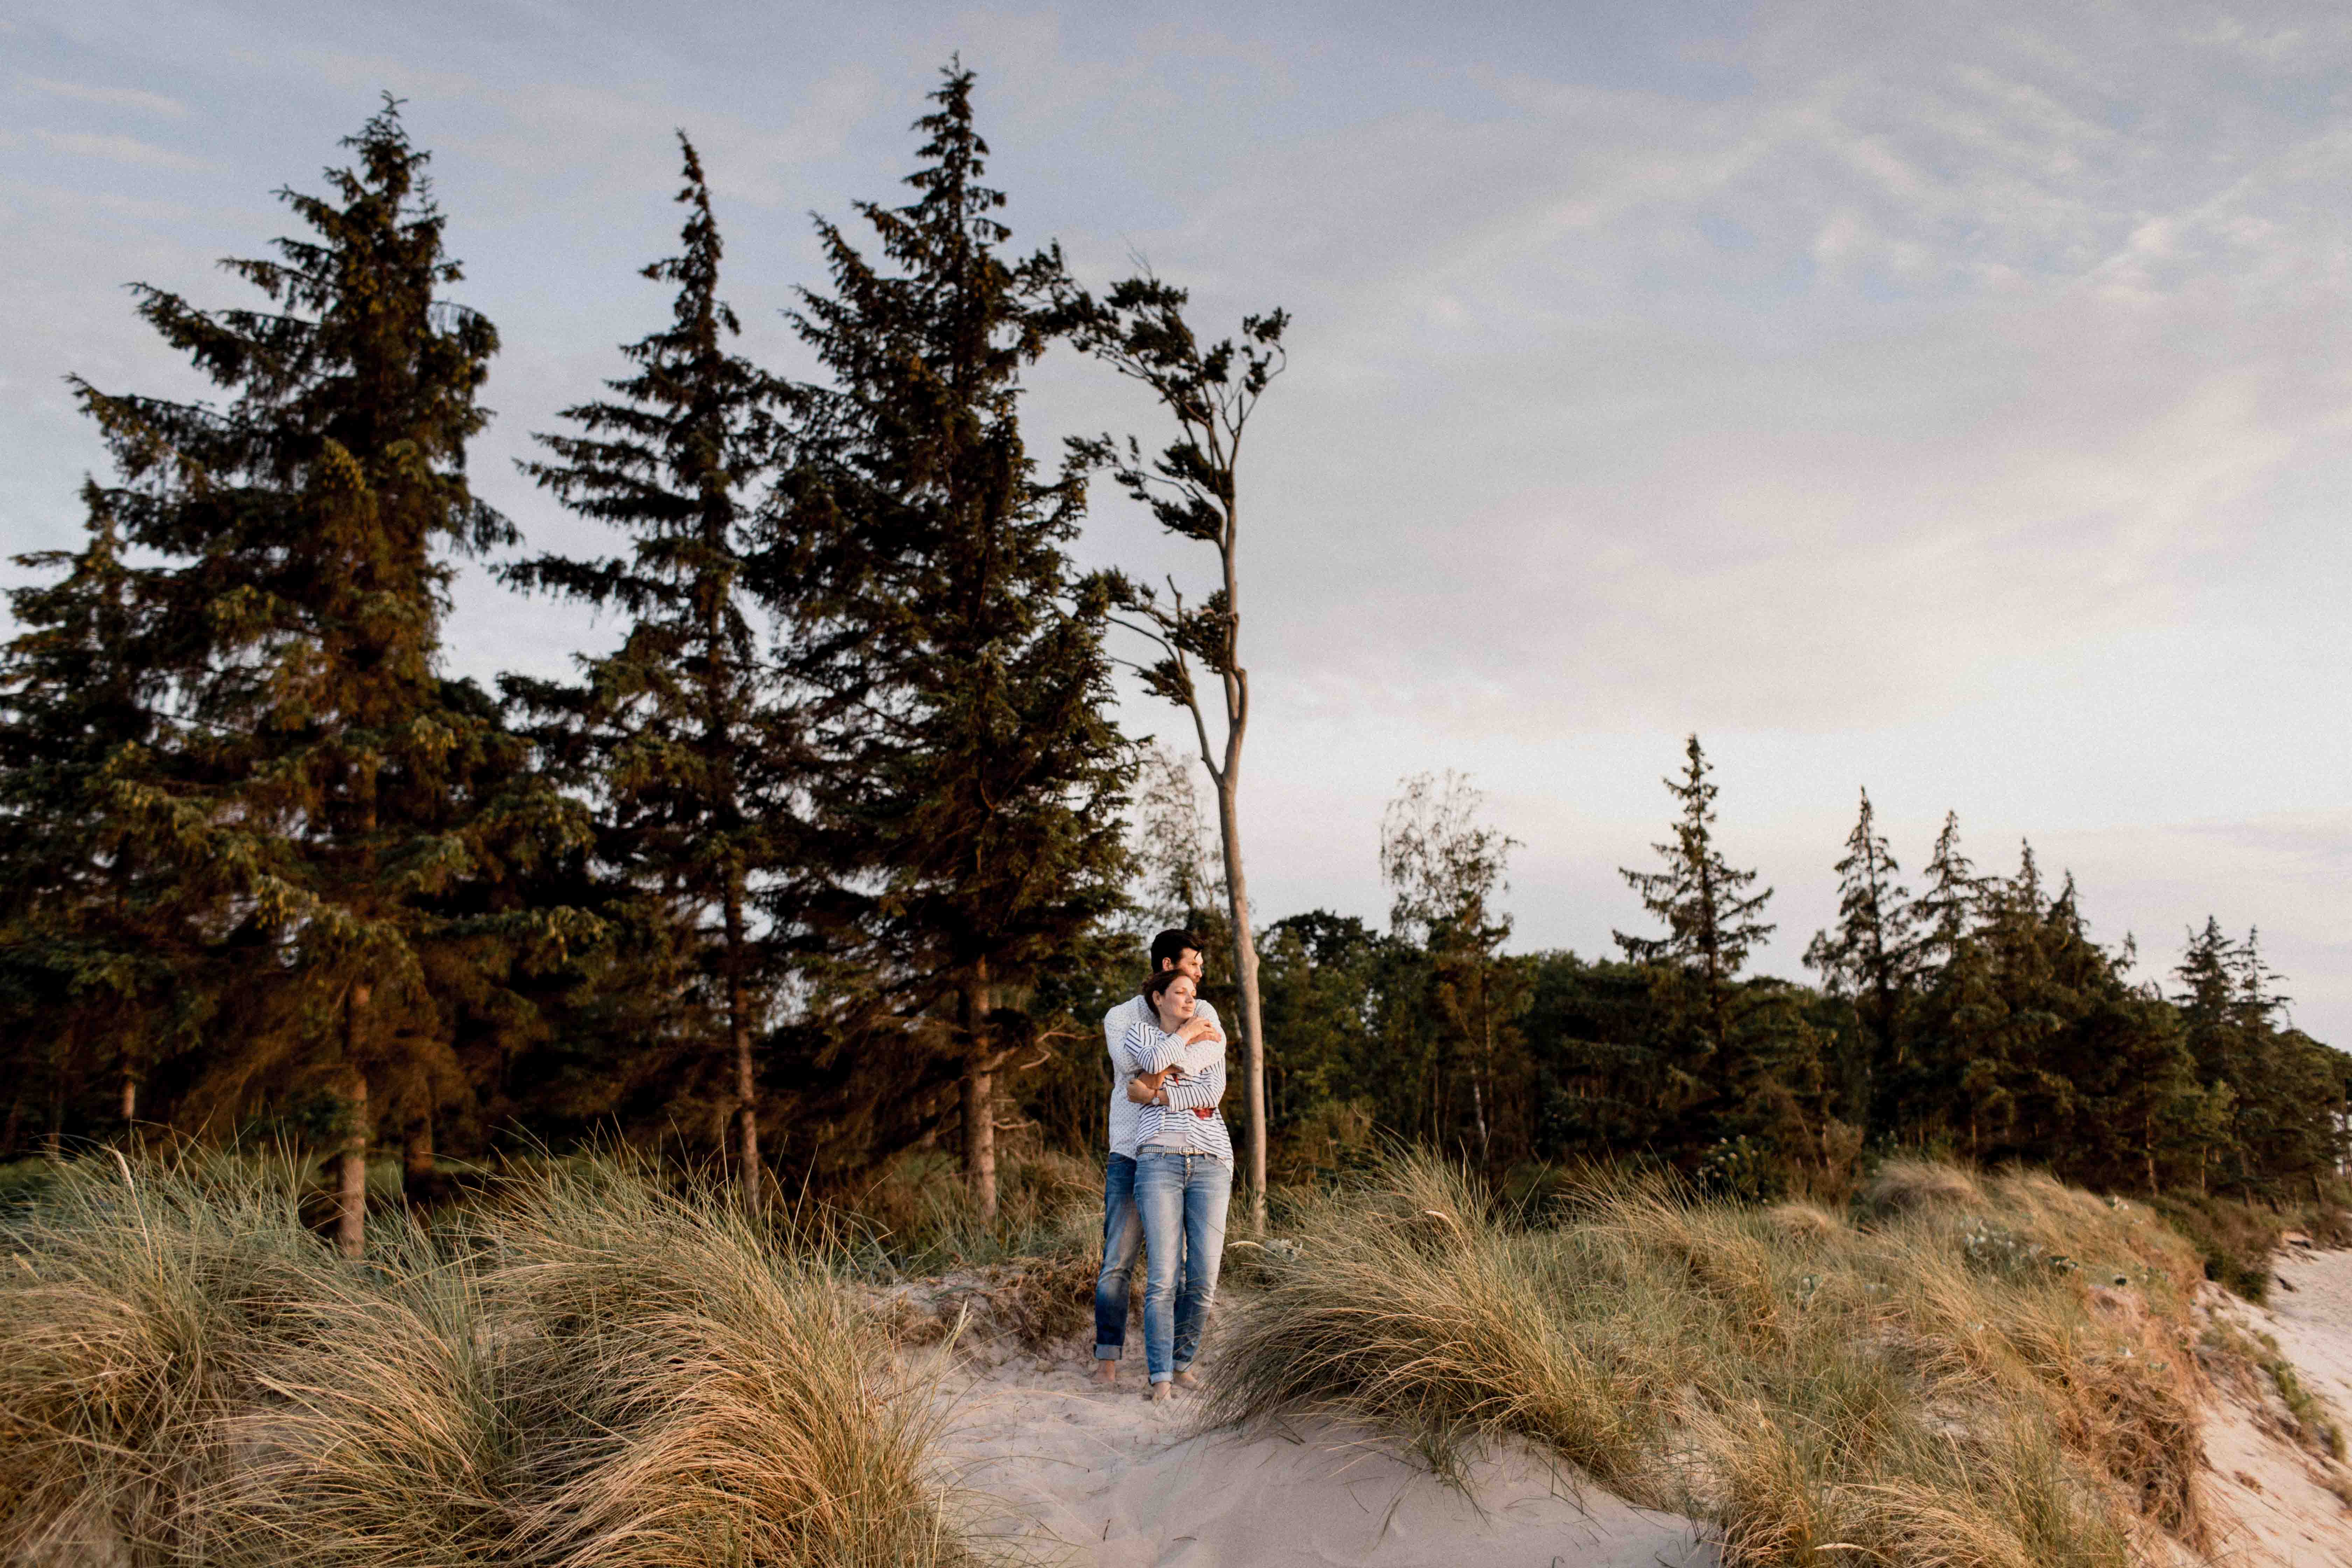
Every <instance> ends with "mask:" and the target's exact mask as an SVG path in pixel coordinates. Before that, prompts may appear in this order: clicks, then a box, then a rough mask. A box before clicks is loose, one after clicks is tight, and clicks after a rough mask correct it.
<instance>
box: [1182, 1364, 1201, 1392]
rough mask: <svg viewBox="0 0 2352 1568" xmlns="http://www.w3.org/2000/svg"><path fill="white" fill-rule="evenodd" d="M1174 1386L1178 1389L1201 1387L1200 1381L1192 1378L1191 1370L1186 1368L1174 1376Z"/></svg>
mask: <svg viewBox="0 0 2352 1568" xmlns="http://www.w3.org/2000/svg"><path fill="white" fill-rule="evenodd" d="M1176 1386H1177V1387H1179V1388H1198V1387H1200V1386H1201V1380H1200V1379H1199V1378H1197V1377H1194V1376H1193V1375H1192V1372H1191V1370H1190V1369H1189V1368H1188V1369H1187V1370H1185V1371H1183V1372H1180V1373H1177V1374H1176Z"/></svg>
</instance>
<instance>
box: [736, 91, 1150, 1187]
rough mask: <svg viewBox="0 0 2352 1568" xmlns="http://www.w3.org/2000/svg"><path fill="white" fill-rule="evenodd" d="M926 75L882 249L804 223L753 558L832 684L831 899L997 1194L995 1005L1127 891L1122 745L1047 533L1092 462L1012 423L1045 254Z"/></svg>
mask: <svg viewBox="0 0 2352 1568" xmlns="http://www.w3.org/2000/svg"><path fill="white" fill-rule="evenodd" d="M942 76H943V78H944V80H943V81H942V83H941V85H940V88H939V89H938V90H937V91H935V92H934V93H932V94H931V100H932V102H933V103H934V104H936V105H937V108H936V110H935V111H934V112H932V113H930V114H928V115H925V116H924V117H923V118H922V119H920V120H919V121H917V122H916V126H917V129H918V130H919V131H920V132H922V133H923V134H924V137H925V141H924V143H923V145H922V148H921V150H920V152H919V157H920V158H921V159H922V160H923V163H922V166H921V167H920V168H919V169H918V170H917V171H916V172H915V173H914V174H911V175H909V176H908V180H907V184H908V185H909V186H911V187H912V188H913V190H914V191H915V192H916V199H915V200H914V201H913V202H911V203H909V204H908V205H904V206H899V207H885V206H882V205H879V204H876V203H863V204H860V205H859V206H858V208H857V212H858V214H859V216H861V217H862V218H863V219H864V220H865V221H866V224H867V225H868V226H870V227H871V228H872V230H873V233H874V237H875V239H876V241H877V243H878V245H879V247H880V250H881V260H880V263H879V264H877V262H876V261H873V260H869V259H868V258H867V257H866V255H865V254H864V253H863V252H861V251H860V250H859V249H858V247H857V246H856V244H854V243H853V242H852V240H851V238H850V237H849V236H848V235H847V234H845V232H843V230H842V229H841V228H839V227H838V226H835V225H834V224H831V223H820V225H819V226H818V235H819V238H820V240H821V242H822V245H823V247H824V254H825V258H826V261H827V264H828V266H829V268H830V270H831V274H832V292H831V293H830V294H816V293H810V294H807V295H805V296H804V303H803V310H801V311H800V312H799V314H798V316H797V318H796V320H797V322H798V325H799V328H800V330H801V332H802V334H803V337H804V338H805V340H806V341H807V342H808V343H809V345H810V346H811V347H812V348H813V349H814V351H815V353H816V354H817V357H818V358H819V360H820V361H821V362H822V363H823V364H824V367H825V369H826V370H827V371H828V372H829V373H831V375H832V377H833V382H834V384H833V385H832V386H831V387H830V388H827V389H824V390H822V391H817V390H814V389H811V390H809V391H808V392H807V394H806V396H807V400H808V406H807V411H806V414H805V416H804V420H805V423H804V429H805V439H806V447H805V449H804V451H803V461H802V462H801V463H799V464H798V465H797V466H796V468H795V470H794V472H793V476H792V480H791V482H790V484H789V485H788V486H787V487H786V489H785V492H784V494H783V495H782V497H781V498H780V502H779V506H778V509H777V517H776V521H777V529H778V550H777V552H776V563H775V565H774V566H773V568H772V575H771V577H770V581H772V583H775V584H777V585H778V591H779V592H780V594H782V595H784V596H785V597H786V598H787V599H788V600H789V602H790V604H791V605H792V612H791V613H792V614H793V616H795V617H796V622H797V624H798V625H800V626H802V627H803V634H802V636H801V638H800V641H799V643H798V645H797V647H798V649H799V654H800V662H799V668H801V669H802V671H803V673H805V674H806V675H807V676H808V678H809V679H812V680H813V681H814V683H815V684H816V685H817V686H818V687H820V688H821V689H823V690H824V692H825V693H826V694H827V698H828V700H829V701H830V703H831V706H830V708H829V710H828V711H829V713H830V715H831V721H830V725H829V729H828V736H827V747H828V750H829V752H831V754H832V756H833V758H834V762H833V765H832V767H831V768H830V769H829V770H828V773H827V777H826V779H825V780H824V783H823V784H821V786H820V798H821V815H822V818H823V820H824V825H825V827H826V831H827V835H828V837H827V844H828V846H829V852H830V853H831V854H832V855H833V856H834V858H835V867H836V877H837V880H836V888H837V889H838V891H839V893H840V894H841V896H842V899H841V904H840V906H839V907H840V908H841V909H843V910H845V911H846V914H845V916H844V917H843V918H844V919H845V924H846V925H847V927H848V928H849V929H853V930H855V931H857V932H858V933H860V935H861V936H862V939H863V942H864V946H865V951H866V954H867V955H868V963H867V973H868V974H869V975H870V976H871V977H872V983H873V984H874V986H875V988H876V992H877V994H879V995H881V996H883V997H885V998H887V1002H888V1005H889V1007H890V1009H891V1011H892V1012H893V1013H894V1014H895V1015H896V1016H898V1018H900V1019H901V1020H903V1021H904V1024H905V1026H906V1028H907V1030H908V1036H909V1037H913V1036H916V1035H918V1034H919V1032H920V1026H921V1025H922V1024H923V1022H924V1021H925V1020H929V1021H931V1022H932V1023H934V1024H939V1023H943V1024H945V1026H947V1028H948V1031H949V1033H950V1036H951V1037H952V1039H953V1041H954V1049H955V1051H956V1053H957V1055H958V1057H959V1058H960V1064H961V1117H960V1120H961V1134H962V1142H963V1157H964V1169H965V1173H966V1178H967V1182H968V1184H969V1187H970V1191H971V1197H972V1200H973V1203H974V1205H975V1206H976V1208H977V1210H978V1211H979V1212H980V1213H981V1214H982V1215H993V1214H994V1213H995V1208H996V1152H995V1151H996V1142H995V1115H996V1110H995V1108H996V1075H997V1074H998V1072H999V1071H1000V1069H1002V1068H1003V1067H1004V1066H1005V1064H1006V1063H1007V1062H1008V1061H1009V1060H1010V1059H1011V1058H1012V1055H1013V1051H1015V1050H1017V1049H1018V1048H1019V1047H1020V1046H1021V1044H1022V1043H1023V1041H1024V1038H1025V1037H1027V1034H1028V1030H1027V1029H1026V1027H1025V1025H1024V1017H1023V1016H1022V1015H1021V1013H1020V1010H1019V1009H1018V1008H1017V1007H1014V1006H1013V1005H1011V1004H1012V1003H1013V1001H1014V1000H1015V999H1016V997H1017V996H1018V994H1019V989H1018V988H1020V987H1021V986H1023V985H1024V983H1026V982H1028V981H1029V980H1031V979H1033V978H1034V976H1035V975H1036V974H1037V973H1040V972H1041V971H1042V970H1043V969H1045V967H1047V966H1049V965H1051V964H1053V963H1055V961H1056V960H1057V959H1059V958H1062V957H1064V956H1066V954H1068V953H1069V952H1071V951H1072V949H1073V947H1074V946H1075V945H1076V943H1077V942H1080V940H1081V939H1082V938H1084V937H1085V936H1086V935H1087V932H1089V931H1091V930H1092V928H1094V927H1095V926H1096V925H1097V922H1098V921H1102V920H1103V919H1104V918H1105V917H1107V916H1108V915H1109V914H1111V913H1112V912H1113V911H1115V910H1117V909H1118V907H1119V906H1120V904H1121V902H1122V898H1121V893H1120V889H1119V881H1120V872H1121V870H1122V868H1123V866H1124V863H1125V858H1126V856H1125V849H1124V847H1123V845H1122V844H1121V841H1120V825H1119V812H1120V806H1121V804H1122V802H1123V799H1124V791H1125V788H1126V786H1127V784H1128V781H1129V777H1130V775H1131V773H1132V768H1133V763H1132V759H1131V754H1130V752H1129V748H1128V746H1127V745H1126V743H1125V742H1124V741H1123V740H1122V739H1121V738H1120V736H1119V735H1118V731H1116V729H1115V728H1114V727H1113V726H1112V724H1111V722H1110V721H1109V719H1108V705H1109V702H1110V698H1111V691H1110V685H1109V671H1108V661H1107V658H1106V657H1105V654H1104V650H1103V630H1104V624H1105V613H1106V605H1105V604H1104V601H1103V599H1102V596H1101V595H1100V594H1099V592H1097V593H1095V594H1093V595H1089V596H1087V597H1085V598H1083V599H1080V598H1077V597H1076V595H1075V593H1074V591H1075V588H1076V583H1075V579H1074V575H1073V573H1072V570H1071V566H1070V562H1069V559H1068V556H1067V555H1066V552H1065V550H1064V544H1065V543H1066V541H1067V540H1068V539H1069V538H1070V537H1071V536H1072V534H1073V532H1074V531H1075V529H1076V520H1077V517H1078V515H1079V511H1080V509H1081V508H1082V506H1083V504H1084V499H1085V498H1084V488H1083V483H1082V479H1081V476H1080V475H1078V474H1077V473H1076V472H1066V473H1065V474H1064V475H1063V476H1062V477H1061V478H1060V479H1058V480H1055V481H1052V482H1047V481H1044V480H1041V479H1039V478H1038V476H1037V473H1036V468H1035V465H1034V462H1033V461H1032V459H1031V458H1030V457H1029V454H1028V451H1027V449H1026V447H1024V444H1023V441H1022V437H1021V425H1020V394H1021V376H1022V373H1023V371H1024V369H1025V368H1026V367H1027V366H1028V365H1029V364H1030V363H1033V362H1034V360H1035V359H1036V358H1037V357H1038V355H1039V354H1040V353H1043V352H1044V350H1045V346H1046V342H1047V341H1048V336H1049V333H1048V331H1047V327H1048V325H1049V323H1048V321H1047V319H1046V316H1045V310H1046V309H1047V307H1048V304H1049V301H1050V298H1051V294H1052V290H1053V287H1054V285H1055V280H1056V279H1058V278H1059V277H1060V275H1061V261H1060V258H1059V256H1058V255H1057V254H1056V253H1055V252H1052V251H1050V250H1049V251H1045V252H1041V253H1039V254H1037V255H1035V256H1033V257H1030V258H1027V259H1025V260H1023V261H1020V262H1017V263H1013V264H1010V265H1008V263H1007V262H1006V260H1005V259H1004V258H1003V256H1002V255H1000V253H999V250H998V247H1000V246H1001V245H1003V242H1004V241H1005V240H1006V239H1008V238H1009V237H1010V236H1011V231H1010V230H1009V229H1007V228H1006V227H1005V226H1003V224H1002V223H1000V222H999V221H998V220H997V219H996V218H995V217H994V216H992V215H993V214H994V213H995V212H996V211H998V210H999V209H1000V208H1001V207H1002V206H1003V205H1004V197H1003V195H1001V194H1000V193H998V192H997V191H994V190H992V189H990V188H989V187H988V186H986V185H984V184H982V177H983V173H984V163H985V159H986V156H987V151H988V149H987V145H986V143H985V142H982V140H981V138H980V136H979V134H978V132H976V130H975V129H974V127H973V123H972V110H971V89H972V76H971V72H969V71H966V70H963V69H961V68H960V67H950V68H948V69H947V70H945V71H943V72H942Z"/></svg>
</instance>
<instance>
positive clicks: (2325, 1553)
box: [2199, 1247, 2352, 1568]
mask: <svg viewBox="0 0 2352 1568" xmlns="http://www.w3.org/2000/svg"><path fill="white" fill-rule="evenodd" d="M2275 1277H2276V1279H2277V1284H2276V1286H2275V1287H2274V1288H2273V1290H2272V1292H2271V1304H2270V1305H2269V1306H2268V1307H2267V1308H2264V1307H2257V1306H2253V1305H2252V1304H2251V1303H2248V1302H2245V1301H2241V1300H2237V1299H2236V1298H2235V1297H2230V1296H2224V1295H2223V1294H2222V1293H2221V1290H2220V1289H2216V1288H2211V1287H2209V1288H2208V1291H2207V1294H2206V1296H2205V1298H2204V1299H2203V1300H2200V1303H2199V1310H2200V1312H2201V1313H2203V1314H2204V1315H2206V1316H2207V1317H2208V1318H2209V1319H2214V1320H2219V1321H2222V1322H2225V1323H2229V1324H2231V1325H2234V1326H2236V1327H2237V1328H2238V1329H2239V1330H2240V1331H2244V1332H2248V1333H2252V1334H2262V1335H2267V1336H2269V1338H2270V1339H2271V1340H2272V1341H2273V1342H2274V1343H2275V1344H2276V1345H2277V1347H2278V1350H2279V1352H2280V1353H2281V1354H2282V1355H2283V1356H2284V1359H2285V1360H2286V1361H2287V1362H2288V1363H2290V1364H2291V1365H2292V1366H2293V1368H2294V1373H2295V1375H2296V1377H2297V1378H2299V1379H2300V1381H2301V1382H2302V1384H2303V1385H2304V1386H2305V1388H2306V1389H2308V1390H2309V1391H2310V1392H2311V1393H2312V1394H2315V1395H2316V1396H2317V1397H2318V1399H2319V1401H2320V1402H2321V1405H2322V1407H2323V1413H2324V1415H2326V1418H2328V1419H2331V1420H2333V1421H2334V1422H2335V1423H2336V1425H2337V1426H2338V1427H2339V1428H2340V1429H2342V1430H2343V1431H2344V1433H2345V1436H2347V1438H2352V1251H2338V1252H2313V1251H2310V1250H2308V1249H2306V1248H2303V1247H2289V1248H2287V1249H2286V1250H2285V1251H2284V1252H2283V1253H2281V1254H2280V1255H2279V1257H2278V1258H2277V1260H2276V1269H2275ZM2292 1425H2293V1423H2292V1421H2291V1419H2290V1415H2289V1412H2288V1411H2287V1410H2286V1408H2285V1404H2284V1400H2283V1399H2281V1398H2280V1397H2279V1395H2278V1392H2277V1390H2276V1388H2275V1387H2274V1386H2273V1387H2263V1386H2262V1385H2261V1384H2256V1385H2255V1386H2254V1387H2252V1388H2251V1389H2249V1388H2242V1387H2231V1386H2228V1385H2226V1384H2225V1385H2224V1386H2222V1387H2221V1388H2220V1389H2218V1390H2217V1391H2216V1395H2215V1398H2214V1400H2213V1403H2212V1405H2211V1408H2210V1411H2209V1412H2208V1415H2207V1418H2206V1426H2205V1458H2206V1460H2207V1462H2208V1463H2209V1464H2210V1465H2211V1466H2212V1470H2213V1473H2212V1474H2211V1476H2210V1477H2209V1478H2208V1479H2209V1481H2210V1486H2211V1494H2212V1497H2213V1499H2214V1500H2215V1502H2217V1503H2218V1504H2219V1505H2220V1510H2221V1512H2222V1513H2223V1514H2224V1516H2225V1517H2226V1518H2227V1520H2228V1521H2229V1522H2228V1523H2227V1524H2225V1525H2224V1527H2223V1529H2222V1531H2221V1549H2220V1551H2219V1552H2217V1554H2216V1555H2217V1560H2219V1561H2221V1562H2225V1563H2236V1564H2243V1565H2245V1568H2352V1468H2347V1467H2346V1466H2344V1465H2342V1464H2331V1463H2329V1462H2328V1461H2327V1460H2326V1459H2324V1458H2321V1457H2320V1456H2319V1455H2317V1454H2315V1453H2314V1452H2312V1451H2311V1449H2310V1448H2309V1447H2306V1446H2305V1445H2303V1444H2299V1443H2297V1442H2296V1441H2295V1440H2294V1436H2293V1435H2292V1432H2291V1426H2292Z"/></svg>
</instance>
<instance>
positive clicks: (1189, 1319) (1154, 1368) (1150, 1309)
mask: <svg viewBox="0 0 2352 1568" xmlns="http://www.w3.org/2000/svg"><path fill="white" fill-rule="evenodd" d="M1233 1193H1234V1168H1233V1167H1232V1166H1231V1165H1229V1164H1227V1163H1224V1162H1223V1161H1222V1160H1213V1159H1211V1158H1210V1157H1209V1156H1208V1155H1206V1154H1171V1153H1170V1152H1167V1151H1165V1150H1160V1149H1146V1150H1144V1151H1143V1152H1141V1153H1140V1154H1139V1155H1137V1156H1136V1160H1135V1206H1136V1208H1137V1209H1139V1211H1141V1213H1142V1215H1143V1252H1144V1258H1143V1359H1144V1364H1145V1365H1146V1366H1147V1367H1148V1368H1150V1373H1151V1381H1152V1382H1154V1383H1165V1382H1167V1381H1168V1380H1169V1379H1170V1378H1171V1377H1172V1376H1174V1375H1175V1374H1176V1373H1180V1372H1182V1371H1183V1370H1184V1369H1185V1368H1187V1367H1189V1366H1191V1365H1192V1358H1193V1356H1195V1355H1196V1354H1198V1353H1199V1352H1200V1349H1201V1331H1202V1328H1203V1327H1205V1326H1206V1325H1207V1323H1208V1321H1209V1308H1210V1306H1211V1304H1212V1303H1213V1302H1214V1301H1215V1300H1216V1299H1217V1266H1218V1265H1219V1264H1220V1263H1222V1262H1223V1260H1224V1255H1225V1205H1226V1203H1227V1202H1228V1201H1229V1200H1230V1199H1231V1198H1232V1197H1233ZM1180 1266H1181V1268H1182V1270H1183V1275H1184V1284H1183V1289H1181V1291H1180V1290H1179V1289H1177V1284H1176V1274H1177V1269H1178V1268H1179V1267H1180Z"/></svg>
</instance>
